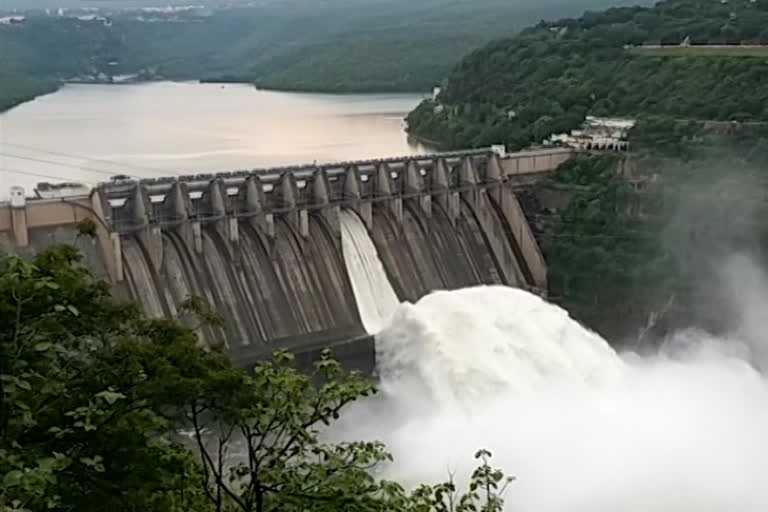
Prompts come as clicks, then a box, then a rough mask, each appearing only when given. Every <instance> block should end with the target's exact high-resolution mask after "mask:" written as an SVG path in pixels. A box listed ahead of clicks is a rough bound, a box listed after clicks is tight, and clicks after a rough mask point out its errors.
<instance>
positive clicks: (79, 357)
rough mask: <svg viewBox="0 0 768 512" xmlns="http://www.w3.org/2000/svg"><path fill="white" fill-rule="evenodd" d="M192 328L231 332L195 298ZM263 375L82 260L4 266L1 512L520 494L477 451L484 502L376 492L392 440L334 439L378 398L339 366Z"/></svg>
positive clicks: (378, 503) (404, 504) (226, 507)
mask: <svg viewBox="0 0 768 512" xmlns="http://www.w3.org/2000/svg"><path fill="white" fill-rule="evenodd" d="M182 314H184V315H185V316H188V315H192V316H195V317H197V318H199V319H201V321H203V322H206V323H210V322H214V323H216V322H218V319H217V317H216V316H215V315H213V314H211V313H210V312H209V311H208V310H207V309H206V308H205V307H204V304H203V303H202V302H201V301H200V300H198V299H193V300H190V301H188V302H187V304H186V305H185V307H184V308H182ZM292 362H293V360H292V356H291V355H290V354H287V353H282V352H280V353H276V354H275V355H274V357H273V358H272V360H270V361H266V362H264V363H263V364H260V365H258V366H257V367H256V368H255V369H254V371H253V372H252V373H246V372H243V371H241V370H240V369H238V368H235V367H233V366H232V364H231V363H230V361H229V359H228V358H227V357H226V355H225V354H224V353H223V352H222V351H221V350H216V349H206V348H204V347H202V346H200V344H199V343H198V338H197V336H196V334H195V331H194V330H193V329H191V328H187V327H184V326H182V325H181V324H180V323H179V322H178V321H175V320H174V321H172V320H165V319H148V318H146V317H144V316H143V315H142V314H141V313H140V312H139V311H138V309H137V308H136V307H135V306H134V305H126V304H121V303H118V302H116V301H114V300H113V298H112V297H111V295H110V293H109V287H108V286H107V285H106V284H105V283H103V282H101V281H98V280H96V279H94V278H93V277H92V276H91V275H90V274H89V273H88V271H87V270H86V269H85V267H84V266H83V265H82V264H81V261H80V255H79V253H78V252H77V251H76V250H75V249H74V248H72V247H68V246H61V247H56V248H52V249H49V250H46V251H44V252H41V253H39V254H38V255H37V256H36V257H35V258H34V259H33V260H32V261H30V262H27V261H24V260H22V259H20V258H18V257H15V256H4V257H3V256H0V511H2V512H6V511H10V510H29V511H37V510H52V511H59V510H60V511H70V510H77V511H91V510H93V511H96V510H98V511H102V510H109V509H112V510H129V511H155V510H156V511H164V512H165V511H171V512H173V511H179V512H181V511H184V512H198V511H199V512H203V511H205V512H208V511H216V512H219V511H227V512H230V511H243V512H251V511H254V512H263V511H277V510H279V511H281V512H282V511H285V512H292V511H296V512H299V511H301V512H307V511H316V512H324V511H328V512H330V511H338V510H345V511H350V512H355V511H360V512H368V511H371V512H375V511H393V510H397V511H403V512H433V511H434V512H454V511H455V512H469V511H483V512H498V511H500V510H501V508H502V504H503V501H502V496H503V494H504V491H505V490H506V487H507V485H508V484H509V482H510V481H511V480H510V479H507V478H505V477H504V475H503V474H502V472H501V471H499V470H495V469H493V468H491V467H490V465H489V463H488V459H489V458H490V454H489V453H488V452H485V451H481V452H478V454H477V458H478V459H479V460H480V463H481V464H480V467H479V468H478V469H477V470H476V471H475V473H474V474H473V476H472V479H471V482H470V486H469V490H468V491H467V493H466V494H464V495H461V496H459V495H457V490H456V486H455V484H454V483H453V482H452V481H450V482H447V483H444V484H440V485H437V486H427V485H425V486H421V487H418V488H417V489H416V490H415V491H413V492H407V491H406V490H405V489H404V487H403V486H402V485H400V484H398V483H395V482H389V481H386V480H382V479H380V478H377V476H376V474H377V470H378V469H379V468H380V467H382V466H384V465H386V464H389V463H391V462H392V457H391V455H390V454H389V453H388V452H387V451H386V449H385V447H384V446H383V445H382V444H380V443H377V442H350V443H340V444H330V443H325V442H323V441H322V435H321V434H322V429H324V428H326V427H327V426H328V425H330V424H331V423H333V422H334V421H335V420H336V419H338V418H339V415H340V413H341V412H342V410H343V408H344V407H345V406H346V405H347V404H349V403H351V402H353V401H355V400H358V399H361V398H364V397H367V396H370V395H372V394H373V393H375V392H376V390H375V388H374V387H373V385H372V384H371V383H369V382H368V381H366V380H365V379H364V378H363V377H362V376H361V375H359V374H357V373H348V372H345V371H344V370H343V369H342V368H341V366H340V365H339V363H338V362H336V361H334V360H333V359H332V358H331V357H330V354H328V353H325V354H324V355H323V357H322V358H321V359H320V361H318V362H316V363H315V366H314V371H313V372H312V373H311V374H310V375H305V374H303V373H301V372H299V371H298V370H296V369H295V368H294V367H293V366H292Z"/></svg>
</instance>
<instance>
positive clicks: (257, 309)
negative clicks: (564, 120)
mask: <svg viewBox="0 0 768 512" xmlns="http://www.w3.org/2000/svg"><path fill="white" fill-rule="evenodd" d="M572 154H573V152H572V151H571V150H569V149H547V150H537V151H526V152H521V153H513V154H504V153H503V152H494V151H491V150H474V151H466V152H457V153H441V154H434V155H425V156H417V157H403V158H391V159H382V160H369V161H358V162H344V163H338V164H328V165H321V166H315V165H312V166H299V167H285V168H277V169H266V170H253V171H238V172H231V173H220V174H198V175H190V176H181V177H175V178H157V179H145V180H140V181H133V180H113V181H112V182H109V183H104V184H101V185H99V186H98V187H97V188H95V189H94V190H93V191H92V192H91V194H90V195H89V196H78V197H66V198H53V199H38V200H25V199H24V197H23V192H22V193H21V194H18V190H17V191H16V192H17V194H16V195H15V196H14V195H12V200H11V202H10V203H6V204H0V237H2V238H5V239H6V240H7V243H8V244H10V245H11V246H13V247H16V248H17V249H19V250H31V249H39V248H41V247H43V246H45V245H46V244H50V243H51V242H55V241H61V240H60V239H62V238H64V239H66V237H67V233H70V234H71V232H72V231H73V230H74V225H75V224H76V223H77V222H79V221H81V220H82V219H84V218H88V217H90V218H94V219H95V220H96V221H97V226H98V236H97V241H96V242H95V243H94V244H93V246H92V247H87V248H86V251H85V252H86V256H87V259H88V261H89V262H91V264H92V266H93V267H94V268H95V269H98V270H99V271H100V272H101V273H103V275H104V276H105V277H107V278H108V279H109V280H110V281H111V282H112V283H113V284H114V286H115V289H116V293H117V294H118V295H121V296H123V297H126V298H131V299H134V300H136V301H138V302H139V303H140V304H141V305H142V307H143V308H144V310H145V311H146V313H147V314H149V315H153V316H175V315H176V314H177V308H178V307H179V305H180V304H181V303H182V302H183V301H184V300H185V299H186V298H187V297H188V296H190V295H199V296H201V297H203V298H205V299H206V300H207V301H208V302H209V304H210V305H211V306H212V307H214V308H215V309H216V310H218V311H219V312H220V313H221V314H223V315H224V317H225V319H226V321H227V327H226V329H225V330H224V331H218V330H213V329H208V330H204V332H202V333H201V335H202V337H203V338H204V339H205V340H207V341H213V340H224V341H226V343H227V344H228V346H229V347H230V350H231V352H232V354H233V356H234V357H235V358H236V359H237V360H240V361H242V362H251V361H253V360H254V358H257V357H260V356H261V355H263V354H265V353H269V352H271V351H272V350H273V349H274V348H277V347H281V348H288V349H291V350H294V351H297V352H301V351H302V350H303V349H307V350H310V351H311V350H315V349H319V347H322V346H328V345H332V346H337V347H345V346H347V345H349V340H354V341H355V346H356V347H362V346H364V345H366V343H367V342H364V340H370V338H369V337H368V336H367V334H366V333H365V330H364V329H363V327H362V324H361V321H360V315H359V313H358V308H357V304H356V302H355V298H354V294H353V293H352V289H351V285H350V281H349V276H348V274H347V269H346V265H345V261H344V258H343V255H342V244H341V224H340V215H339V214H340V211H341V210H342V209H348V210H351V211H353V212H355V213H356V215H357V216H359V218H360V219H361V220H362V221H363V223H364V224H365V226H366V228H367V230H368V232H369V235H370V237H371V239H372V241H373V244H374V245H375V248H376V250H377V252H378V256H379V258H380V260H381V262H382V264H383V266H384V269H385V270H386V273H387V276H388V278H389V281H390V282H391V284H392V288H393V289H394V290H395V292H396V294H397V296H398V298H399V300H401V301H402V300H408V301H415V300H418V299H419V298H420V297H422V296H424V295H425V294H427V293H429V292H430V291H432V290H435V289H455V288H461V287H466V286H472V285H477V284H507V285H512V286H518V287H525V288H527V289H531V290H534V291H538V292H540V293H543V290H546V267H545V264H544V260H543V258H542V255H541V252H540V250H539V247H538V245H537V243H536V240H535V239H534V237H533V234H532V232H531V229H530V227H529V226H528V223H527V221H526V219H525V216H524V214H523V211H522V209H521V207H520V204H519V202H518V200H517V197H516V194H515V191H516V190H518V189H519V188H520V187H526V186H530V184H531V183H534V182H536V181H537V180H539V179H541V177H543V176H546V175H547V174H549V173H552V172H554V171H555V170H556V169H557V167H558V166H559V165H560V164H561V163H563V162H564V161H566V160H568V159H569V158H570V157H571V156H572ZM12 194H13V191H12ZM2 238H0V240H2ZM65 241H66V240H65ZM361 340H362V341H363V342H361ZM370 345H371V347H372V344H370ZM339 350H348V352H349V354H348V355H349V358H350V359H351V360H354V359H355V358H356V357H358V356H357V355H355V350H352V349H349V347H347V348H345V349H344V348H339ZM370 350H372V348H371V349H370ZM364 352H366V353H367V351H365V350H364ZM360 357H368V356H367V355H366V356H360ZM354 365H355V366H357V367H361V368H363V367H366V366H367V365H368V364H367V363H366V364H363V363H362V362H360V361H358V363H355V364H354ZM368 366H369V365H368Z"/></svg>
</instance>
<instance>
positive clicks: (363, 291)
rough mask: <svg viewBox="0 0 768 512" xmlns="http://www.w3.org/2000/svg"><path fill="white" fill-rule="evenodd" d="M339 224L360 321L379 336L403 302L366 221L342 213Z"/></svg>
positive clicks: (352, 213)
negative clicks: (393, 286)
mask: <svg viewBox="0 0 768 512" xmlns="http://www.w3.org/2000/svg"><path fill="white" fill-rule="evenodd" d="M340 221H341V244H342V252H343V254H344V262H345V264H346V267H347V274H348V275H349V280H350V281H351V283H352V291H353V292H354V294H355V300H356V301H357V308H358V311H359V313H360V319H361V320H362V322H363V326H364V327H365V330H366V331H368V332H369V333H372V334H373V333H377V332H379V331H380V330H381V329H382V327H384V325H385V323H386V322H387V321H388V320H389V318H390V317H391V316H392V313H394V311H395V310H396V309H397V306H398V304H400V301H399V300H398V299H397V294H395V291H394V290H393V289H392V285H391V284H390V282H389V279H388V278H387V274H386V272H385V271H384V266H383V265H382V264H381V260H379V255H378V253H377V252H376V247H375V246H374V245H373V241H372V240H371V237H370V236H369V235H368V230H367V229H366V227H365V224H363V221H362V220H360V217H358V216H357V214H356V213H355V212H352V211H348V210H344V211H342V212H341V213H340Z"/></svg>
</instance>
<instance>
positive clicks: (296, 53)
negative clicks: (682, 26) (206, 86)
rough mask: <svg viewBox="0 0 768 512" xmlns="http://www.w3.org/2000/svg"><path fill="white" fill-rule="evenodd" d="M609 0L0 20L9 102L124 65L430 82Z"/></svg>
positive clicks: (335, 4) (333, 86)
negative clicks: (478, 51)
mask: <svg viewBox="0 0 768 512" xmlns="http://www.w3.org/2000/svg"><path fill="white" fill-rule="evenodd" d="M621 1H622V2H628V1H629V0H621ZM603 2H604V0H579V1H577V2H573V1H565V0H546V1H543V2H542V1H539V2H535V3H534V5H525V4H523V5H520V4H519V3H517V2H508V1H506V0H479V1H477V2H473V3H466V2H446V1H445V0H422V1H420V2H409V1H406V0H395V1H391V0H386V1H368V2H364V3H359V2H349V1H346V0H331V1H327V2H320V3H318V2H312V3H311V5H307V4H306V3H305V2H303V1H301V0H287V1H281V2H266V3H263V5H258V6H252V7H234V8H226V9H214V10H213V11H212V12H211V13H209V14H208V15H200V14H199V13H194V12H192V13H187V14H183V13H182V14H180V15H178V16H177V18H178V19H176V20H173V21H157V22H152V23H147V22H142V21H139V20H137V14H136V13H130V12H121V11H114V12H111V13H109V14H108V16H109V17H110V19H111V21H112V25H111V26H104V24H103V23H101V22H99V21H83V20H77V19H74V18H67V19H61V18H58V17H46V16H42V15H40V14H34V13H29V15H28V17H27V21H26V22H25V23H23V24H20V25H16V26H11V27H5V28H3V30H0V48H2V50H3V51H2V52H0V70H2V71H0V83H2V84H3V87H0V111H2V110H5V109H7V108H10V107H12V106H14V105H16V104H18V103H20V102H22V101H26V100H28V99H32V98H33V97H35V96H36V95H39V94H43V93H46V92H50V91H51V90H53V89H55V87H56V85H57V84H58V83H60V82H61V81H63V80H77V81H86V82H87V81H97V82H110V81H111V80H112V77H113V76H117V75H121V74H128V75H130V74H135V75H137V79H139V80H153V79H171V80H203V81H214V82H215V81H232V82H252V83H255V84H257V85H258V86H259V87H264V88H273V89H286V90H299V91H313V92H334V93H341V92H398V91H403V92H405V91H408V92H413V91H417V92H426V91H429V90H431V89H432V87H433V86H434V85H437V84H439V83H440V81H441V80H442V79H443V77H445V76H446V75H447V74H448V73H449V71H450V70H451V68H452V67H453V66H454V65H455V63H456V61H457V59H458V58H459V57H460V56H462V55H464V54H466V53H467V52H469V51H470V50H472V49H473V48H476V47H479V46H482V45H483V44H485V43H487V42H488V41H490V40H491V39H492V38H494V37H503V36H506V35H508V34H510V33H512V32H513V31H515V30H519V29H520V28H522V27H524V26H525V25H526V24H529V23H534V22H536V21H538V20H540V19H542V18H551V17H555V16H562V15H563V14H576V13H578V12H580V11H581V10H583V9H585V8H588V7H592V6H595V5H601V4H602V3H603ZM5 74H7V75H8V76H7V77H6V76H5Z"/></svg>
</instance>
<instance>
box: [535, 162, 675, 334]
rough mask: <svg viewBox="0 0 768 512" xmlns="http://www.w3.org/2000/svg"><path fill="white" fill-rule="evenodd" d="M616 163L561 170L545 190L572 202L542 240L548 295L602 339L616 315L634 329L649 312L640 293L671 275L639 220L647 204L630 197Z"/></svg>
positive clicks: (654, 236) (648, 227)
mask: <svg viewBox="0 0 768 512" xmlns="http://www.w3.org/2000/svg"><path fill="white" fill-rule="evenodd" d="M618 164H619V159H618V158H617V157H613V156H600V157H581V158H577V159H574V160H572V161H569V162H567V163H566V164H564V165H563V167H562V169H561V171H560V172H558V174H556V175H555V177H554V178H553V183H552V184H551V185H550V186H555V187H558V188H560V189H565V190H569V189H570V190H572V191H573V194H574V198H573V200H572V202H571V204H570V206H569V207H568V208H567V209H566V210H565V211H563V212H562V213H561V214H560V215H559V216H558V217H557V218H556V219H555V221H554V225H553V226H552V227H551V229H549V230H548V233H546V234H544V235H543V238H544V239H543V241H542V248H543V251H544V255H545V257H546V259H547V263H548V268H549V285H550V294H551V295H552V296H553V297H554V298H556V299H557V300H559V301H560V302H562V303H563V305H565V306H566V307H567V308H568V309H569V311H571V313H572V314H574V315H575V316H576V317H577V318H579V319H580V320H582V321H584V322H585V323H587V325H590V326H592V327H593V328H595V329H598V330H601V331H602V332H604V333H606V332H610V331H611V327H612V326H611V325H606V324H605V321H606V320H607V321H610V320H611V319H612V318H616V317H617V316H618V317H621V318H622V321H623V322H624V323H625V325H630V324H631V325H634V326H635V327H639V325H641V324H642V322H644V320H645V319H644V318H643V316H644V315H646V314H647V305H645V304H644V303H643V301H644V300H645V298H646V297H645V295H644V293H642V292H641V290H643V289H645V288H648V287H651V286H653V287H657V286H661V285H662V284H663V282H664V280H665V279H670V278H672V276H673V275H674V271H675V266H674V265H672V262H671V261H670V260H669V257H668V255H667V254H666V253H665V252H664V250H663V247H662V246H661V243H660V236H659V232H660V228H659V227H658V226H654V225H653V221H650V220H647V219H642V218H641V217H640V216H638V215H637V211H638V210H643V209H647V208H651V205H650V204H649V203H651V202H652V200H651V199H650V198H648V197H646V196H639V195H636V194H634V193H633V191H632V188H631V186H630V184H629V183H627V181H626V180H625V178H624V177H623V176H621V175H620V174H619V173H618V167H619V166H618ZM606 311H607V312H608V313H607V314H605V315H603V313H604V312H606ZM612 334H613V333H612ZM625 334H626V333H625Z"/></svg>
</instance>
